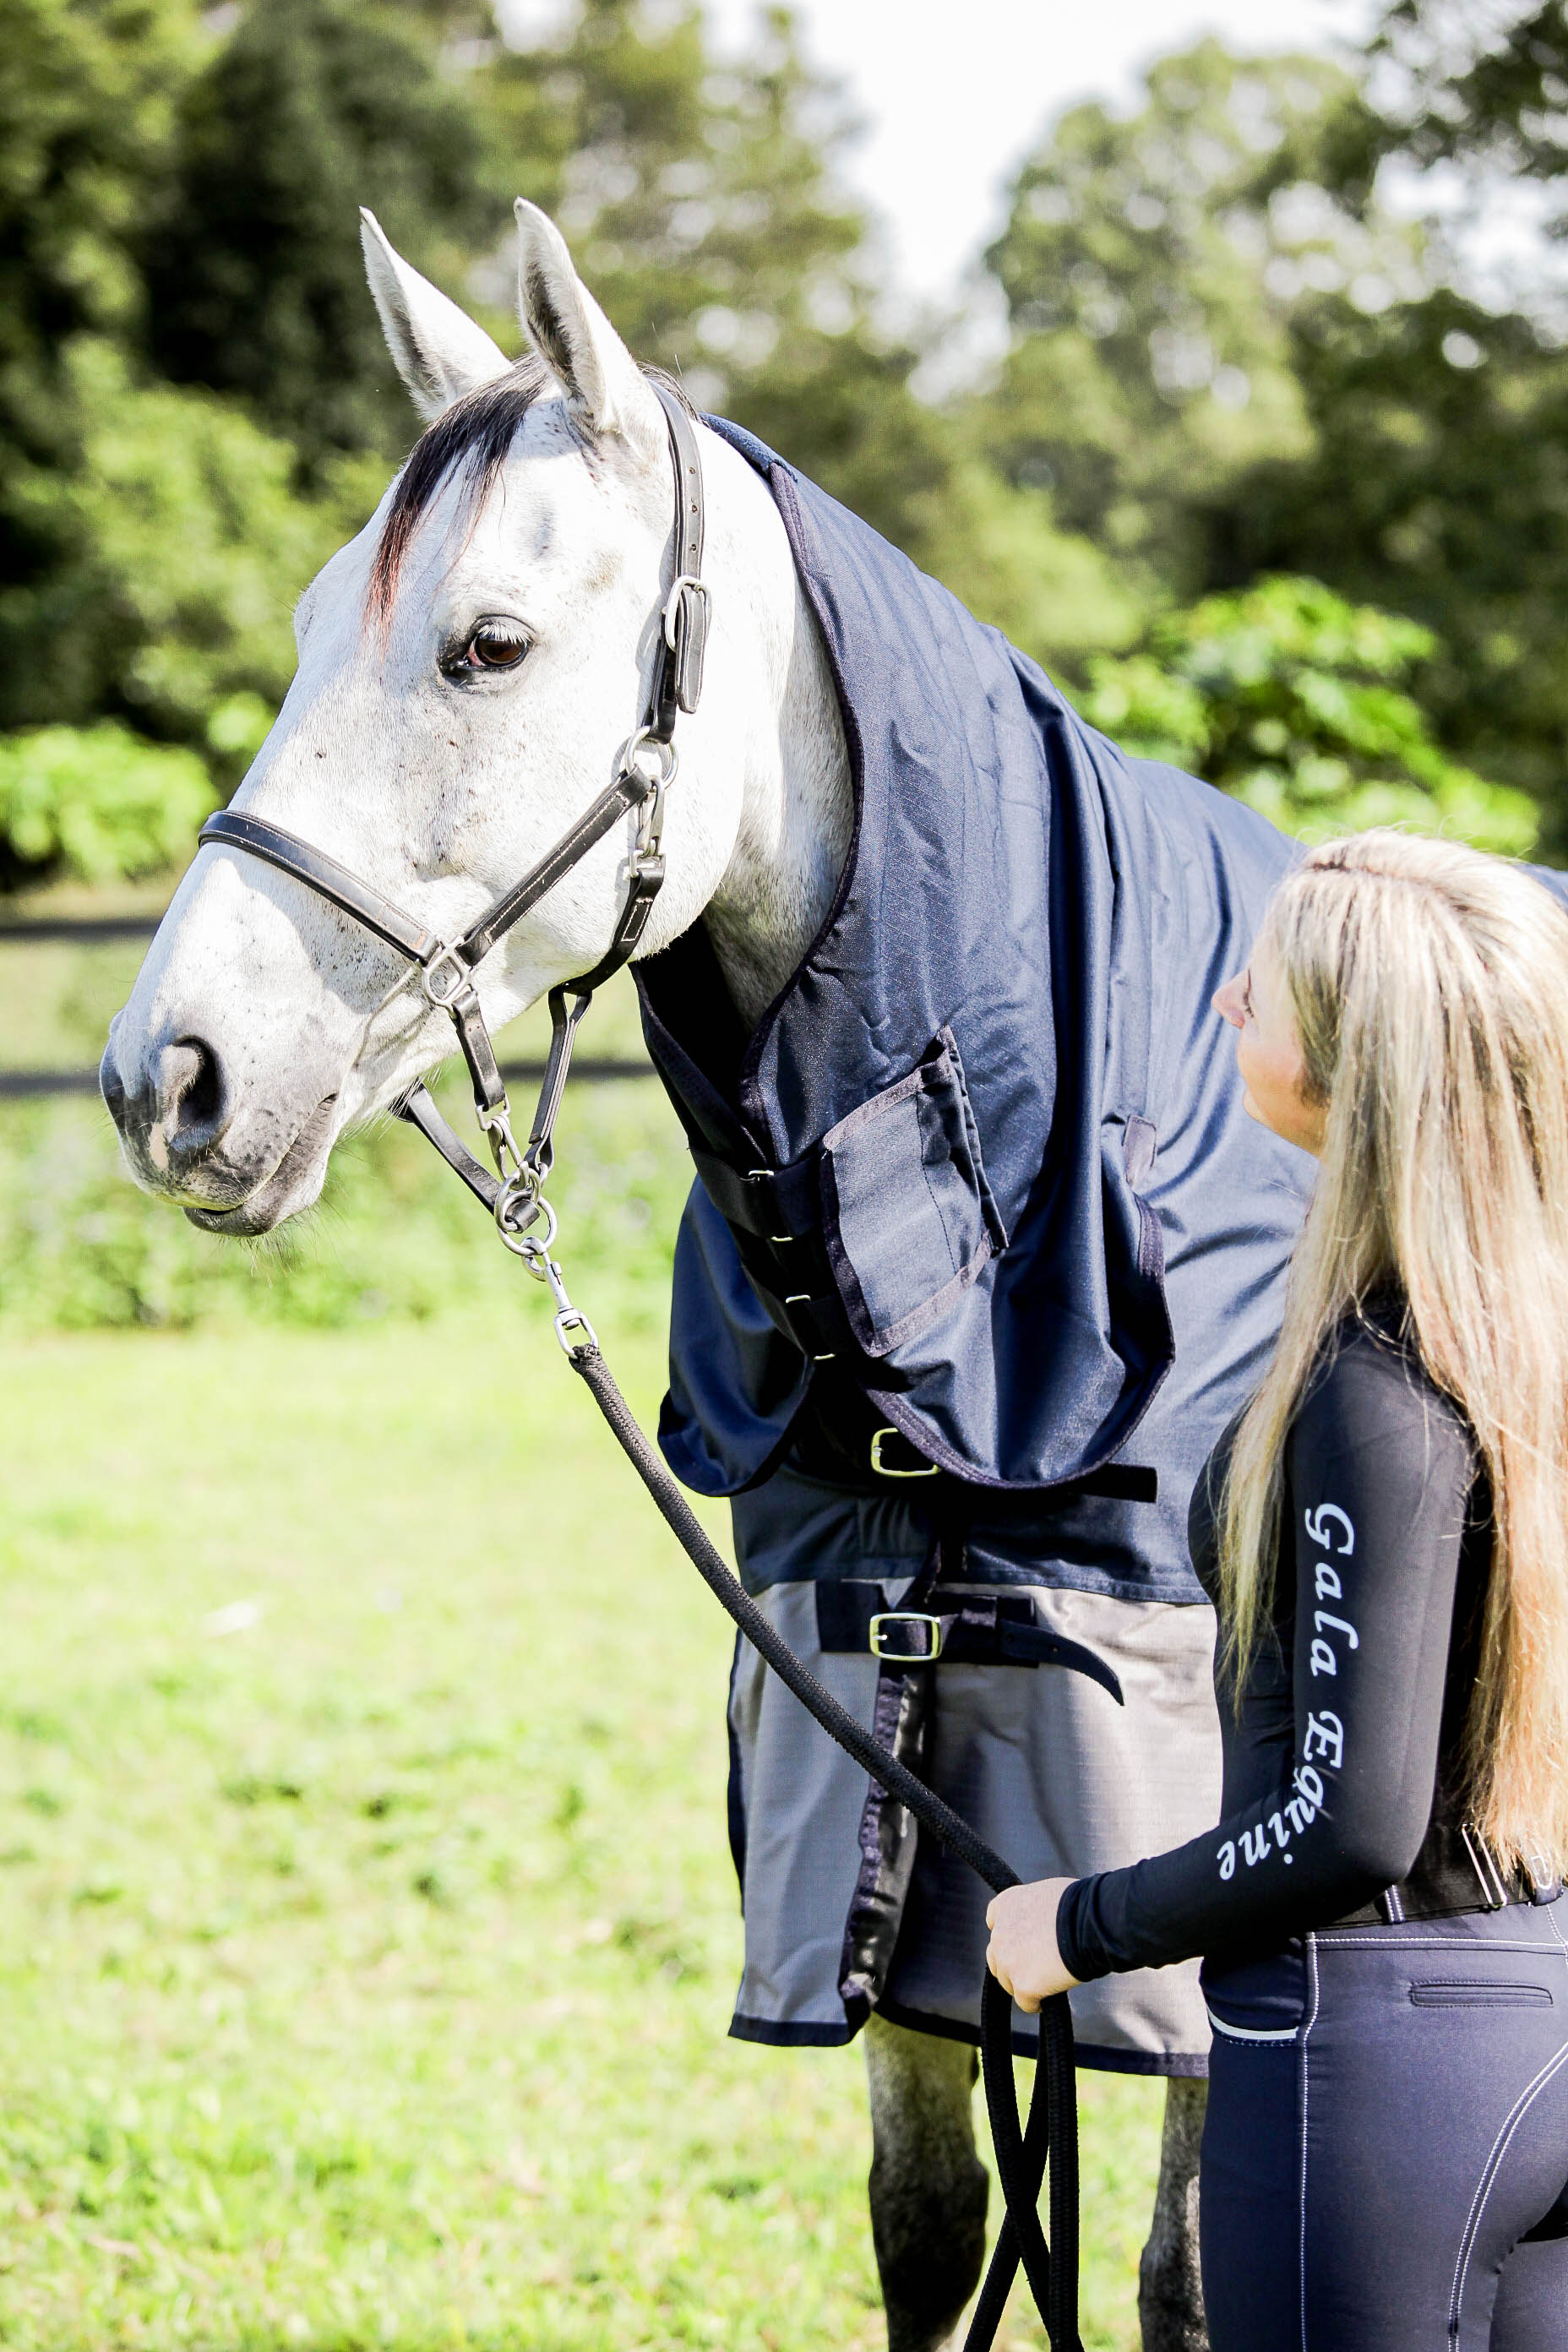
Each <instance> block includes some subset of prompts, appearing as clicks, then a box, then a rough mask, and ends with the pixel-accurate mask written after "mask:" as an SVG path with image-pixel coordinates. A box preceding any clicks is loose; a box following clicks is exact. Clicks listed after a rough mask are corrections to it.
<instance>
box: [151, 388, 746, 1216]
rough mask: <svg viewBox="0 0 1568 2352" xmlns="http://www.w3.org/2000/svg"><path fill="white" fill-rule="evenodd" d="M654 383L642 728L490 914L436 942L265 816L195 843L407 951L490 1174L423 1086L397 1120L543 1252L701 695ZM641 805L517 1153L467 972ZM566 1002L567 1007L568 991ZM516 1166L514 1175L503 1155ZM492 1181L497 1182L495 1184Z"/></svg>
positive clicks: (219, 824)
mask: <svg viewBox="0 0 1568 2352" xmlns="http://www.w3.org/2000/svg"><path fill="white" fill-rule="evenodd" d="M651 389H652V390H653V392H654V393H655V394H656V395H657V397H658V402H659V404H660V406H661V407H662V408H663V410H664V417H665V424H666V425H667V427H668V433H669V451H670V457H671V460H672V462H673V464H674V467H675V578H674V581H673V583H672V584H671V586H670V590H669V593H668V596H667V597H666V598H665V602H664V608H663V612H662V614H661V615H660V625H659V633H658V647H657V650H656V652H655V656H654V666H653V679H652V683H651V685H650V687H649V689H648V698H647V708H646V711H645V714H644V718H643V721H642V724H641V725H640V726H639V727H638V729H637V732H636V734H635V735H633V736H632V737H631V739H630V740H629V741H628V742H627V743H626V747H625V749H624V750H623V751H622V752H621V755H620V761H619V765H618V768H617V771H616V776H615V779H614V781H613V782H611V783H609V784H607V785H606V786H605V790H604V791H603V792H602V793H600V794H599V797H598V799H597V800H596V801H595V802H594V803H593V804H592V806H591V807H590V808H588V809H587V810H585V811H584V814H583V815H582V816H580V817H579V818H578V820H577V822H576V824H574V825H573V827H572V828H571V830H570V832H568V833H564V834H563V835H562V836H561V838H560V840H559V841H558V842H556V843H555V845H554V846H553V847H552V848H551V849H548V850H546V852H545V854H544V856H542V858H540V859H539V861H538V863H537V864H536V865H534V866H530V868H529V870H528V872H527V873H526V874H525V875H524V876H523V877H522V878H521V881H519V882H514V883H513V884H512V886H511V887H510V890H507V891H504V892H503V893H502V895H501V896H500V898H497V899H495V900H494V901H493V902H492V903H491V905H489V907H487V908H486V909H485V911H484V913H483V914H482V915H481V916H480V917H479V920H478V921H477V922H475V923H471V924H470V925H469V926H468V929H467V930H466V931H465V932H464V933H463V935H462V937H461V938H460V939H456V940H443V939H441V938H439V937H438V936H437V933H436V932H434V931H431V930H427V929H426V928H425V926H424V925H423V924H422V923H420V922H418V921H416V919H415V918H414V917H413V916H411V915H406V914H405V913H404V911H403V909H402V908H400V907H396V906H395V905H394V904H393V902H392V900H391V899H390V898H384V897H383V896H382V894H381V892H380V891H379V890H375V889H373V888H372V887H371V886H370V884H369V883H368V882H362V881H361V880H360V878H359V877H358V876H357V875H356V874H351V873H350V871H349V869H348V867H347V866H340V865H339V863H338V861H337V859H336V858H335V857H329V856H327V854H326V852H325V851H324V850H321V849H316V848H313V847H312V846H311V845H310V842H308V841H301V840H300V836H299V835H298V834H293V833H289V832H287V831H286V830H285V829H284V827H283V826H282V825H280V824H270V823H269V822H268V819H267V818H265V817H258V816H247V815H245V814H242V813H241V812H240V811H238V810H237V809H223V810H220V811H219V812H218V814H216V816H210V817H208V819H207V821H206V823H205V824H204V825H203V827H202V829H201V833H200V835H199V836H198V842H197V845H198V847H200V846H202V845H205V844H208V843H210V844H212V845H215V846H221V847H223V848H226V849H241V850H244V851H245V852H246V854H247V856H251V857H259V858H260V859H262V860H263V861H264V862H265V863H266V864H267V865H268V866H277V867H278V869H279V872H280V873H284V874H287V875H289V876H290V877H292V879H293V880H294V881H296V882H302V883H303V884H304V885H305V887H306V888H307V889H308V890H313V891H314V892H315V894H316V896H317V897H318V898H325V899H326V900H328V902H329V903H330V904H331V906H334V907H336V908H339V910H340V911H341V912H342V913H343V914H345V915H348V916H350V917H351V918H352V919H353V921H355V922H356V923H358V924H359V925H360V926H361V928H362V929H364V930H367V931H370V932H372V933H374V936H375V937H376V938H377V939H378V940H383V941H384V943H385V945H386V946H387V947H389V948H391V949H393V950H394V951H395V953H396V954H398V955H400V956H404V957H405V958H406V960H407V961H408V962H409V963H410V964H411V965H412V966H413V967H414V968H415V970H416V971H417V972H418V975H419V983H420V986H421V987H422V988H423V990H424V992H425V995H426V1000H427V1001H428V1002H429V1003H431V1004H433V1005H435V1006H437V1008H438V1009H439V1010H440V1011H441V1012H443V1013H449V1014H450V1016H451V1021H452V1026H453V1028H454V1029H455V1030H456V1031H457V1033H458V1045H460V1046H461V1048H462V1052H463V1058H464V1060H465V1061H466V1062H467V1064H468V1075H469V1076H470V1077H471V1078H472V1080H473V1084H474V1110H475V1113H476V1115H477V1117H478V1118H479V1125H480V1126H481V1127H482V1128H483V1129H484V1131H485V1133H486V1135H487V1136H488V1137H489V1145H490V1150H491V1153H492V1154H493V1156H494V1159H495V1163H496V1170H497V1175H496V1176H491V1175H490V1174H489V1171H488V1170H487V1169H485V1168H484V1167H483V1166H482V1165H481V1164H480V1162H479V1160H476V1159H475V1158H474V1156H473V1154H472V1153H471V1152H470V1151H468V1150H466V1148H465V1147H464V1145H463V1144H462V1143H460V1142H459V1141H458V1138H457V1136H455V1135H454V1134H453V1132H452V1130H451V1129H450V1128H449V1127H448V1126H447V1122H446V1120H445V1119H444V1118H442V1117H441V1114H440V1112H439V1111H438V1110H437V1108H436V1106H435V1103H434V1102H433V1101H432V1100H431V1097H430V1093H429V1090H428V1088H427V1087H426V1086H425V1084H424V1082H423V1080H421V1081H420V1082H419V1083H418V1084H417V1085H416V1086H415V1087H412V1088H411V1089H410V1091H409V1092H408V1093H407V1094H406V1095H405V1097H403V1100H402V1101H401V1102H399V1103H398V1104H397V1105H396V1106H395V1108H396V1112H397V1116H398V1117H399V1118H405V1119H407V1120H409V1121H410V1123H411V1124H412V1125H413V1126H415V1127H416V1128H417V1129H419V1131H420V1133H421V1134H422V1135H423V1136H425V1137H426V1139H427V1140H428V1141H429V1142H430V1143H432V1144H434V1145H435V1147H436V1149H437V1151H439V1152H440V1154H441V1156H442V1158H443V1159H444V1160H446V1161H447V1165H448V1166H449V1167H451V1168H454V1169H456V1171H457V1172H458V1175H459V1176H460V1177H461V1178H462V1179H463V1181H464V1182H465V1183H466V1184H467V1185H468V1189H469V1190H470V1192H475V1193H477V1194H478V1195H479V1199H480V1200H481V1201H483V1202H484V1203H485V1206H486V1207H487V1208H488V1209H489V1210H491V1211H492V1212H493V1213H494V1216H495V1220H496V1223H497V1225H498V1227H499V1228H500V1235H501V1239H502V1240H503V1241H504V1242H506V1243H507V1244H508V1246H509V1247H510V1248H517V1247H518V1246H519V1244H520V1243H521V1242H522V1241H523V1238H524V1236H525V1235H528V1234H529V1228H530V1227H531V1225H532V1224H533V1223H534V1222H535V1220H536V1219H537V1218H538V1217H539V1216H540V1215H541V1213H542V1214H543V1216H544V1217H545V1219H546V1223H547V1231H546V1234H545V1235H544V1242H543V1246H544V1249H545V1250H546V1251H548V1248H549V1245H550V1241H551V1239H552V1236H553V1231H554V1219H553V1217H552V1215H551V1213H550V1209H549V1205H548V1203H547V1202H543V1201H542V1200H541V1198H540V1189H541V1187H542V1184H543V1182H544V1180H545V1178H546V1176H548V1174H549V1173H550V1169H551V1163H552V1160H553V1157H554V1145H553V1140H552V1139H553V1135H554V1129H555V1120H556V1116H557V1114H558V1112H559V1110H560V1108H561V1097H562V1094H563V1091H564V1088H565V1085H566V1073H567V1069H568V1067H569V1066H570V1064H571V1059H572V1046H573V1041H574V1038H575V1036H576V1033H577V1024H578V1023H579V1022H580V1021H581V1020H582V1018H583V1015H584V1013H586V1011H587V1010H588V1006H589V1004H590V1003H592V1001H593V996H594V992H595V989H596V988H599V987H600V986H602V985H603V983H604V982H605V981H606V980H608V979H609V977H610V975H611V973H612V972H616V971H619V970H620V968H621V966H622V965H623V964H624V963H626V962H628V961H630V959H631V957H632V955H633V954H634V953H635V951H636V949H637V942H638V940H640V939H641V938H642V935H643V932H644V929H646V928H647V919H648V915H649V913H650V912H651V910H652V908H653V902H654V900H655V899H656V898H658V893H659V890H660V888H661V887H662V886H663V882H664V850H663V838H664V796H665V793H666V791H667V790H668V786H669V785H670V784H671V783H673V782H674V781H675V772H676V766H677V759H676V750H675V741H674V737H675V722H676V719H677V717H678V715H679V712H681V711H682V710H686V711H691V710H695V709H696V708H697V701H698V697H699V696H700V693H701V691H702V658H703V653H704V650H705V648H706V646H707V639H708V615H709V593H708V589H707V587H706V585H705V584H704V583H703V579H702V536H703V516H702V459H701V455H700V451H699V449H698V446H697V436H696V434H695V433H694V432H693V431H692V429H691V420H690V418H689V416H688V415H687V414H686V411H685V409H684V408H683V407H682V406H681V404H680V403H679V400H678V399H677V398H676V396H675V394H673V393H672V392H669V391H667V390H666V388H665V386H664V385H663V384H661V383H654V384H653V385H652V386H651ZM634 808H640V809H641V811H642V817H641V821H640V823H639V824H638V826H637V842H636V845H635V847H634V849H633V852H632V860H631V871H630V874H629V875H628V877H627V882H626V898H625V899H624V900H623V902H622V906H621V911H620V915H619V918H618V919H617V921H616V928H615V932H614V935H613V937H612V938H611V940H610V944H609V946H608V948H607V949H606V950H605V953H604V955H602V956H601V957H600V959H599V961H598V962H597V963H596V964H595V966H594V969H593V970H592V971H588V972H584V974H583V975H582V977H581V978H580V979H577V980H569V981H564V982H562V984H561V985H560V986H559V987H558V988H552V990H551V992H550V1019H551V1039H550V1059H549V1062H548V1064H547V1065H546V1067H545V1074H544V1083H543V1086H542V1087H541V1089H540V1096H539V1108H538V1109H537V1110H536V1111H535V1113H534V1118H533V1126H532V1129H531V1131H530V1134H529V1139H528V1141H527V1143H526V1144H525V1145H524V1146H523V1148H522V1149H521V1150H519V1149H518V1146H517V1143H516V1141H515V1139H514V1138H513V1135H512V1131H511V1106H510V1103H509V1101H508V1100H507V1091H506V1087H505V1085H504V1083H503V1082H502V1079H501V1075H500V1066H499V1064H498V1063H497V1060H496V1053H495V1046H494V1044H493V1042H492V1041H491V1037H490V1033H489V1029H488V1027H487V1026H486V1024H485V1017H484V1014H483V1013H482V1011H481V1010H480V1007H479V994H478V992H477V991H476V989H475V987H474V984H473V980H472V977H471V975H472V974H473V972H474V971H475V970H476V969H477V967H478V966H479V964H480V963H482V962H483V961H484V959H485V957H486V956H488V955H489V951H490V950H491V949H492V948H493V947H494V946H495V945H496V944H497V942H498V941H499V940H502V939H504V938H505V936H506V934H507V932H508V931H510V929H511V928H512V926H513V924H514V923H517V922H520V921H521V919H522V917H523V916H524V915H526V914H527V913H528V912H529V911H530V909H531V908H533V907H536V906H537V905H538V904H539V901H540V900H541V898H543V897H544V896H545V895H546V893H547V892H549V891H551V890H552V889H553V888H554V887H555V885H556V884H557V883H558V882H560V881H562V880H563V879H564V877H566V876H567V875H568V874H570V873H571V871H572V869H573V867H574V866H576V865H578V864H580V862H581V861H582V859H583V858H584V857H585V856H587V854H588V852H589V851H590V850H591V849H592V848H593V847H594V845H595V843H596V842H599V841H602V840H603V839H604V836H605V834H607V833H609V832H610V831H611V830H612V829H613V827H614V826H615V825H616V824H617V823H618V822H619V820H620V819H621V818H622V817H623V816H625V815H626V814H627V813H628V811H630V810H632V809H634ZM568 998H570V999H571V1000H572V1002H571V1006H570V1009H568V1005H567V999H568ZM509 1161H510V1171H509V1167H508V1162H509ZM498 1178H499V1180H500V1181H498ZM524 1254H525V1255H526V1256H527V1257H528V1258H529V1259H530V1260H532V1259H533V1258H534V1257H535V1256H536V1255H537V1254H538V1244H535V1243H532V1242H531V1243H530V1246H529V1247H528V1248H527V1250H526V1252H525V1253H524Z"/></svg>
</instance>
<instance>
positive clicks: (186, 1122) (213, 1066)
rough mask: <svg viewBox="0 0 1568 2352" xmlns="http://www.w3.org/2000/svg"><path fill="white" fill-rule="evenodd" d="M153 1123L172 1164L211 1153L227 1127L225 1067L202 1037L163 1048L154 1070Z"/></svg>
mask: <svg viewBox="0 0 1568 2352" xmlns="http://www.w3.org/2000/svg"><path fill="white" fill-rule="evenodd" d="M153 1089H154V1094H155V1097H156V1106H157V1108H156V1112H155V1120H156V1124H157V1126H158V1127H159V1128H160V1129H162V1130H163V1137H164V1139H165V1141H166V1143H167V1145H168V1149H169V1154H170V1157H171V1159H173V1158H174V1157H176V1156H177V1157H178V1158H179V1159H181V1160H195V1159H196V1158H198V1157H199V1156H200V1155H201V1154H202V1153H203V1152H205V1151H210V1150H212V1148H213V1146H214V1144H216V1142H217V1140H218V1139H219V1137H220V1136H221V1135H222V1134H223V1132H224V1129H226V1127H227V1125H228V1121H229V1112H228V1108H227V1105H226V1090H225V1087H224V1083H223V1066H222V1064H221V1063H220V1062H219V1060H218V1057H217V1055H216V1054H215V1053H214V1051H213V1049H212V1047H211V1046H210V1045H207V1044H205V1041H204V1040H203V1039H202V1038H200V1037H182V1038H180V1039H179V1040H178V1042H177V1043H176V1044H174V1045H165V1046H164V1047H163V1050H162V1052H161V1053H160V1054H159V1055H158V1056H157V1058H156V1060H155V1061H154V1063H153Z"/></svg>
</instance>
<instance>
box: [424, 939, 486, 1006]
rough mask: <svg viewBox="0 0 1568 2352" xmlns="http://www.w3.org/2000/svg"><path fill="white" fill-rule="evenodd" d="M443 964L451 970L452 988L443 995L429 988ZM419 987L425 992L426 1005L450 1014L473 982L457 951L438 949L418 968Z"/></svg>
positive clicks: (453, 948)
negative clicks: (431, 1005)
mask: <svg viewBox="0 0 1568 2352" xmlns="http://www.w3.org/2000/svg"><path fill="white" fill-rule="evenodd" d="M443 964H449V965H450V966H451V969H452V986H451V988H450V989H449V990H448V991H447V992H446V993H445V994H443V992H442V991H441V990H440V989H438V988H433V987H432V986H431V977H432V975H433V974H434V973H436V972H438V971H440V969H441V967H442V965H443ZM419 985H420V987H421V988H422V989H423V990H424V991H425V995H426V1002H427V1003H431V1004H434V1005H435V1006H436V1008H437V1011H438V1012H441V1013H450V1011H451V1010H452V1007H453V1005H454V1004H456V1003H457V1002H458V998H459V997H460V996H461V995H462V993H463V991H464V990H465V989H466V988H469V987H471V986H472V985H473V982H472V980H471V978H470V976H469V972H468V965H467V964H466V963H465V962H464V961H463V959H462V957H461V956H460V955H459V954H458V950H457V949H456V948H455V947H452V948H438V949H437V951H436V953H435V954H434V955H433V956H432V957H431V959H430V961H429V962H428V963H426V964H422V965H421V966H420V968H419Z"/></svg>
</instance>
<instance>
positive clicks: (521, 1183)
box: [495, 1168, 555, 1282]
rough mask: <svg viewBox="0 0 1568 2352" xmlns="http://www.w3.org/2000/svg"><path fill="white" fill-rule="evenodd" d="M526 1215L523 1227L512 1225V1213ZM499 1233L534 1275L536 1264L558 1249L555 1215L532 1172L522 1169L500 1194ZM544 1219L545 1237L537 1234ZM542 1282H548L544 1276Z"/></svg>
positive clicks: (504, 1185)
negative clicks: (536, 1226)
mask: <svg viewBox="0 0 1568 2352" xmlns="http://www.w3.org/2000/svg"><path fill="white" fill-rule="evenodd" d="M514 1209H518V1210H520V1211H521V1213H522V1215H523V1218H524V1222H523V1223H521V1225H518V1224H514V1223H512V1212H513V1210H514ZM495 1217H496V1231H497V1233H498V1234H500V1237H501V1239H502V1241H503V1242H504V1243H505V1244H506V1245H507V1247H508V1249H509V1250H510V1252H511V1254H512V1255H513V1256H514V1257H520V1258H521V1260H522V1262H523V1264H524V1265H526V1266H527V1267H528V1270H529V1272H530V1274H532V1273H533V1272H534V1271H535V1267H534V1265H533V1261H534V1260H535V1259H536V1258H538V1257H542V1256H546V1255H548V1254H549V1252H550V1251H551V1250H552V1249H553V1247H554V1246H555V1212H554V1210H553V1209H552V1207H551V1205H550V1203H549V1202H548V1201H547V1200H546V1199H545V1198H544V1195H543V1194H542V1192H541V1191H540V1189H539V1179H538V1177H537V1176H535V1175H534V1174H533V1172H532V1171H531V1169H526V1168H525V1169H522V1170H521V1171H519V1173H518V1174H517V1175H515V1176H509V1177H508V1178H507V1180H506V1182H505V1183H504V1184H503V1185H502V1186H501V1188H500V1192H498V1193H497V1194H496V1208H495ZM541 1217H542V1218H543V1220H544V1231H543V1233H542V1234H537V1233H535V1232H534V1230H533V1229H534V1226H535V1225H536V1224H537V1223H538V1222H539V1220H540V1218H541ZM539 1279H540V1281H541V1282H542V1281H543V1280H544V1276H543V1275H540V1276H539Z"/></svg>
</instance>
